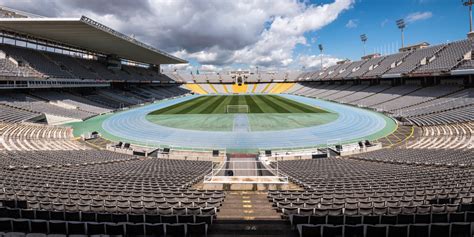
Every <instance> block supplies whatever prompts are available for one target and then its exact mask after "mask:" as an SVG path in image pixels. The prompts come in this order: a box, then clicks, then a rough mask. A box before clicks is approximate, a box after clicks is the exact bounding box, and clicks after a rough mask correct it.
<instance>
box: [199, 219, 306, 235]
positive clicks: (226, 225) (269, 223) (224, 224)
mask: <svg viewBox="0 0 474 237" xmlns="http://www.w3.org/2000/svg"><path fill="white" fill-rule="evenodd" d="M208 236H209V237H217V236H224V237H225V236H236V237H246V236H269V237H270V236H271V237H277V236H278V237H279V236H288V237H297V236H298V232H297V231H296V230H292V229H291V226H290V223H289V222H288V221H284V220H217V221H215V222H214V223H213V225H212V227H211V229H210V230H209V233H208Z"/></svg>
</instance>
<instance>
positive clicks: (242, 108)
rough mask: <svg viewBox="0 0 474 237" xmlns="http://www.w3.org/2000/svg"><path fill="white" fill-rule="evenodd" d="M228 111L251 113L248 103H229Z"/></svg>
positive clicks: (232, 112) (229, 112)
mask: <svg viewBox="0 0 474 237" xmlns="http://www.w3.org/2000/svg"><path fill="white" fill-rule="evenodd" d="M225 112H226V113H228V114H245V113H249V106H248V105H227V107H226V110H225Z"/></svg>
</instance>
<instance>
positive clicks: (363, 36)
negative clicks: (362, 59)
mask: <svg viewBox="0 0 474 237" xmlns="http://www.w3.org/2000/svg"><path fill="white" fill-rule="evenodd" d="M368 39H369V38H367V35H366V34H362V35H360V40H361V41H362V44H363V45H364V56H365V42H367V40H368Z"/></svg>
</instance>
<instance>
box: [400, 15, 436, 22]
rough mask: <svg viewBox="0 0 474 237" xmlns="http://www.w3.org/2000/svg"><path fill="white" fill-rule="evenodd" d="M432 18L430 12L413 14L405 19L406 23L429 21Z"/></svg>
mask: <svg viewBox="0 0 474 237" xmlns="http://www.w3.org/2000/svg"><path fill="white" fill-rule="evenodd" d="M432 16H433V13H431V12H414V13H411V14H409V15H408V16H407V17H405V21H406V22H407V23H413V22H416V21H422V20H427V19H430V18H431V17H432Z"/></svg>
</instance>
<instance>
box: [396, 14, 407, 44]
mask: <svg viewBox="0 0 474 237" xmlns="http://www.w3.org/2000/svg"><path fill="white" fill-rule="evenodd" d="M397 26H398V29H400V30H401V31H402V48H403V47H404V46H405V37H404V35H403V29H405V26H406V24H405V20H403V19H400V20H397Z"/></svg>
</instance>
